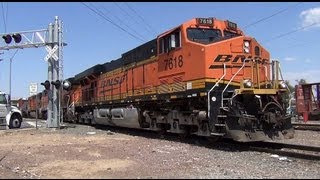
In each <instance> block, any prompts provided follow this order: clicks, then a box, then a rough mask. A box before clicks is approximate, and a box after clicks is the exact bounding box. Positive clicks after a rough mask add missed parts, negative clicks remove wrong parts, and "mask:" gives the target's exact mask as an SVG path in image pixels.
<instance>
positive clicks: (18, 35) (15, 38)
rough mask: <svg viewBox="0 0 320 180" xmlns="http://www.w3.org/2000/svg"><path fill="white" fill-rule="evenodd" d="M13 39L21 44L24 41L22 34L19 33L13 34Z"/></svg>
mask: <svg viewBox="0 0 320 180" xmlns="http://www.w3.org/2000/svg"><path fill="white" fill-rule="evenodd" d="M12 37H13V39H14V42H16V43H20V42H21V40H22V37H21V34H18V33H16V34H13V35H12Z"/></svg>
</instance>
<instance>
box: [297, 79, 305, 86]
mask: <svg viewBox="0 0 320 180" xmlns="http://www.w3.org/2000/svg"><path fill="white" fill-rule="evenodd" d="M296 82H297V84H298V85H301V84H307V80H305V79H299V80H296Z"/></svg>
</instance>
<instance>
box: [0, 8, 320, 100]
mask: <svg viewBox="0 0 320 180" xmlns="http://www.w3.org/2000/svg"><path fill="white" fill-rule="evenodd" d="M85 5H87V6H89V7H91V8H92V7H95V8H97V9H99V11H100V12H103V13H104V15H105V17H106V18H107V19H108V20H109V21H108V20H106V19H104V18H102V17H100V16H99V15H97V14H95V13H94V12H93V11H91V10H90V9H89V8H88V7H87V6H85ZM0 11H1V12H0V33H1V34H2V33H10V32H20V31H28V30H39V29H46V28H47V27H48V25H49V23H53V22H54V18H55V16H58V17H59V19H61V20H62V22H63V38H64V42H66V43H67V44H68V45H67V46H66V47H64V52H63V54H64V56H63V67H64V77H65V78H68V77H73V76H74V75H76V74H78V73H79V72H82V71H84V70H86V69H87V68H90V67H92V66H94V65H96V64H102V63H105V62H108V61H111V60H113V59H117V58H119V57H121V54H122V53H124V52H127V51H129V50H131V49H133V48H134V47H136V46H139V45H141V44H143V43H145V42H147V41H149V40H152V39H154V38H155V37H156V36H157V35H159V34H160V33H162V32H165V31H167V30H169V29H171V28H173V27H176V26H178V25H180V24H182V23H183V22H185V21H188V20H190V19H192V18H195V17H216V18H217V19H222V20H229V21H232V22H235V23H237V25H238V27H239V28H240V29H242V30H243V31H244V33H245V34H246V35H247V36H251V37H254V38H255V39H256V40H257V41H258V42H259V43H261V44H262V45H263V46H264V47H265V48H266V49H267V50H268V51H269V52H270V55H271V59H277V60H279V61H280V63H281V70H282V74H283V77H284V79H286V80H289V81H290V84H292V85H295V84H296V81H295V80H298V79H301V78H303V79H306V80H307V82H310V83H311V82H320V43H319V42H320V3H319V2H315V3H313V2H302V3H299V2H265V3H260V2H241V3H235V2H226V3H223V2H219V3H217V2H95V3H81V2H42V3H39V2H1V6H0ZM110 21H111V22H110ZM120 27H121V28H120ZM1 40H2V39H0V41H1ZM3 45H4V43H3V42H2V41H1V42H0V46H3ZM14 52H15V50H9V51H8V50H4V51H2V53H3V54H0V59H3V60H2V61H0V91H5V92H9V69H10V58H12V86H11V93H12V99H18V98H21V97H25V98H26V97H28V96H29V86H30V83H38V92H41V91H42V90H43V87H42V86H41V85H40V83H41V82H44V81H45V80H46V79H47V71H48V63H47V62H46V61H45V60H44V57H45V56H46V55H47V51H46V50H45V48H43V47H41V48H28V49H20V50H18V52H17V53H16V54H15V56H14V57H13V55H14Z"/></svg>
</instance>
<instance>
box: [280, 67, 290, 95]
mask: <svg viewBox="0 0 320 180" xmlns="http://www.w3.org/2000/svg"><path fill="white" fill-rule="evenodd" d="M278 71H279V73H280V77H281V80H282V81H284V80H283V76H282V71H281V68H280V63H279V69H278ZM286 87H287V90H288V92H289V94H291V91H290V89H289V86H288V85H287V86H286Z"/></svg>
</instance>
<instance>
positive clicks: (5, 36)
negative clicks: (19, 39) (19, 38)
mask: <svg viewBox="0 0 320 180" xmlns="http://www.w3.org/2000/svg"><path fill="white" fill-rule="evenodd" d="M2 39H4V42H6V43H7V44H10V43H11V41H12V37H11V36H10V35H9V34H7V35H3V36H2Z"/></svg>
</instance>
